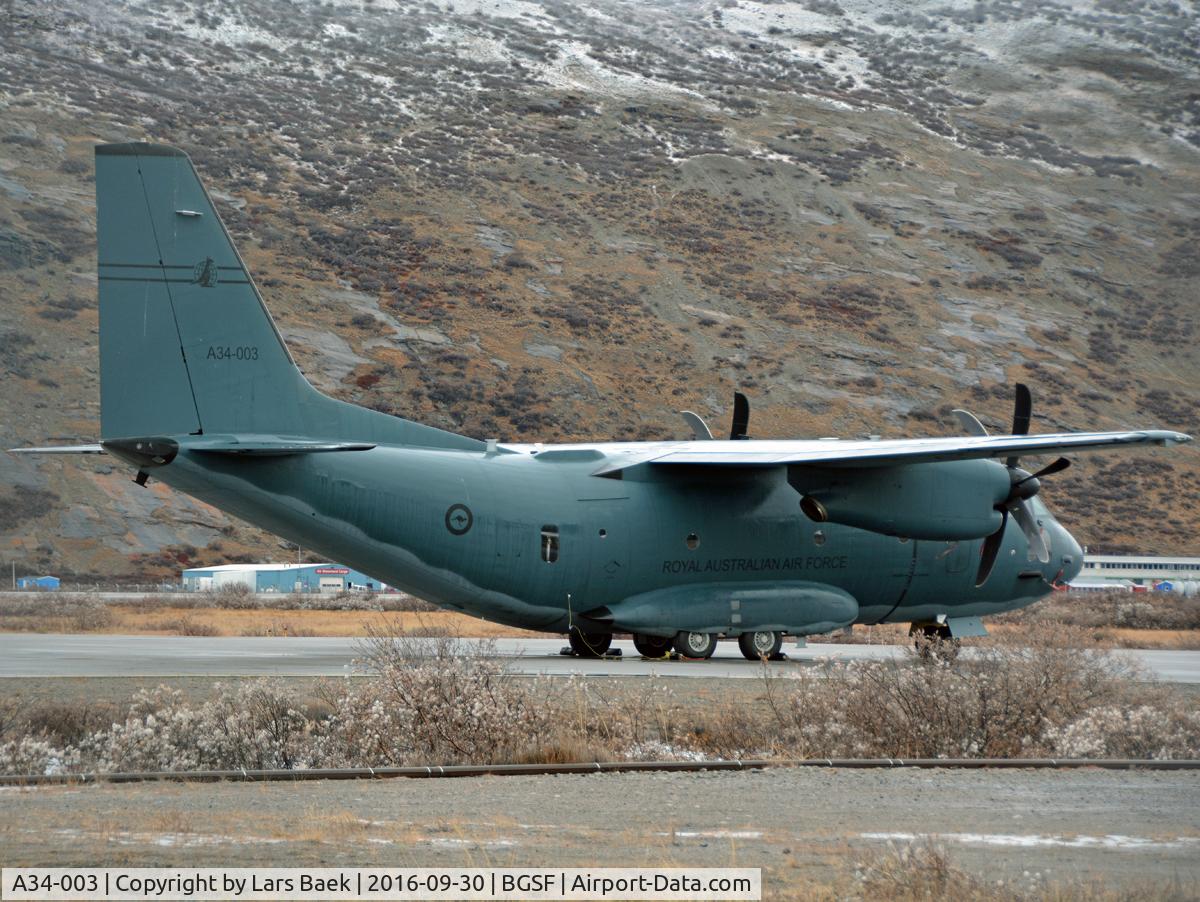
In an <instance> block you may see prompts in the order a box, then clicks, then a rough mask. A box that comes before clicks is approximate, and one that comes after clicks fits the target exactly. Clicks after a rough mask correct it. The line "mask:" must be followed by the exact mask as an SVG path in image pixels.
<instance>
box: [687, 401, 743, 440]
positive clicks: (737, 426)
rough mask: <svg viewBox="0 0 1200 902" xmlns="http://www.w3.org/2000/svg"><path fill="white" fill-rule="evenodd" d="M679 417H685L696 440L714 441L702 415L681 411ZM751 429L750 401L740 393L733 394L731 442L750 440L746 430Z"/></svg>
mask: <svg viewBox="0 0 1200 902" xmlns="http://www.w3.org/2000/svg"><path fill="white" fill-rule="evenodd" d="M679 415H680V416H681V417H683V421H684V422H685V423H687V425H688V428H689V429H691V430H692V437H693V438H694V439H696V440H697V441H702V442H707V441H711V440H712V437H713V434H712V432H711V431H710V430H709V428H708V424H707V423H706V422H704V418H703V417H702V416H700V414H698V413H693V412H692V411H690V410H681V411H679ZM749 427H750V400H749V399H748V398H747V397H746V396H745V395H743V394H742V393H741V392H740V391H735V392H734V393H733V423H732V425H731V426H730V428H729V439H730V441H737V440H739V439H748V438H749V437H750V436H748V435H746V430H747V429H748V428H749Z"/></svg>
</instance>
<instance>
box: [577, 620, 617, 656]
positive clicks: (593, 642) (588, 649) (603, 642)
mask: <svg viewBox="0 0 1200 902" xmlns="http://www.w3.org/2000/svg"><path fill="white" fill-rule="evenodd" d="M567 641H568V642H570V643H571V651H573V652H575V654H576V655H578V656H579V657H581V658H603V657H604V654H605V652H607V651H608V647H609V646H610V645H612V633H584V632H580V630H579V627H577V626H573V627H571V631H570V632H569V633H567Z"/></svg>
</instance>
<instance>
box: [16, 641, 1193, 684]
mask: <svg viewBox="0 0 1200 902" xmlns="http://www.w3.org/2000/svg"><path fill="white" fill-rule="evenodd" d="M416 641H418V642H422V641H432V640H416ZM463 641H464V642H479V641H481V640H471V639H466V640H463ZM491 641H492V644H493V647H494V649H495V654H496V655H497V656H499V657H501V658H503V659H504V660H505V661H506V663H507V664H508V666H509V667H510V668H511V669H512V670H513V671H515V672H517V673H525V674H550V675H557V676H565V675H568V674H582V675H585V676H612V677H620V676H649V675H651V674H654V675H658V676H662V677H709V678H714V677H717V678H734V679H737V678H744V679H751V678H754V677H757V676H759V674H760V672H761V670H760V668H761V667H762V665H761V664H759V663H757V662H752V661H747V660H745V659H744V658H742V656H741V653H740V652H739V651H738V647H737V643H736V642H722V643H720V645H719V646H718V648H717V653H716V654H715V655H714V656H713V657H712V658H711V659H710V660H708V661H665V660H658V661H650V660H645V659H643V658H642V657H641V656H640V655H638V653H637V652H636V651H635V650H634V648H633V643H632V642H630V641H628V640H624V641H623V640H617V641H616V642H614V643H613V647H614V648H616V649H620V650H621V651H622V656H621V657H620V658H606V659H604V660H582V659H579V658H573V657H564V656H562V655H560V654H559V650H560V649H561V648H562V647H563V646H564V645H565V644H566V642H565V640H561V639H496V640H491ZM784 652H785V653H786V654H787V656H788V660H787V661H779V662H772V663H771V664H769V665H768V666H769V667H771V668H772V669H777V670H780V671H784V672H786V671H788V670H794V669H796V668H801V667H805V666H811V665H812V664H814V663H816V662H819V661H823V660H838V661H849V660H863V659H874V660H881V659H888V658H894V657H897V656H899V655H902V654H903V653H904V649H903V648H902V647H901V646H896V645H831V644H811V645H808V646H804V647H796V646H795V645H793V644H792V643H788V644H786V645H784ZM965 653H968V654H969V653H970V649H967V650H966V652H965ZM363 654H364V647H363V644H362V640H361V639H354V638H308V637H268V638H260V637H241V636H239V637H182V636H111V635H57V634H46V633H7V634H0V678H4V677H117V676H122V677H124V676H154V677H157V676H162V677H167V676H214V677H216V676H266V675H272V676H339V675H343V674H347V673H351V672H353V670H354V668H355V661H356V660H358V659H361V658H362V657H363ZM1115 654H1118V655H1122V656H1125V657H1128V658H1129V659H1131V660H1132V661H1134V662H1135V663H1137V664H1138V665H1139V666H1140V667H1141V668H1142V669H1143V670H1144V671H1145V672H1146V673H1147V674H1149V675H1151V676H1153V677H1155V678H1157V679H1159V680H1162V681H1164V682H1172V683H1200V651H1161V650H1153V651H1143V650H1134V649H1123V650H1120V651H1117V652H1115Z"/></svg>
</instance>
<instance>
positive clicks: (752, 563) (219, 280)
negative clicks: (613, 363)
mask: <svg viewBox="0 0 1200 902" xmlns="http://www.w3.org/2000/svg"><path fill="white" fill-rule="evenodd" d="M96 200H97V232H98V240H99V295H100V375H101V384H100V396H101V410H100V431H101V436H102V439H101V441H100V443H99V444H98V445H82V446H71V447H60V448H43V449H25V450H30V451H41V452H53V451H59V452H107V453H109V454H112V455H114V456H116V457H117V458H119V459H121V460H122V461H125V462H126V463H128V464H129V465H130V466H131V467H133V468H134V469H135V470H136V481H137V482H138V483H139V484H145V482H146V480H147V479H148V478H149V476H150V475H151V474H153V476H154V477H155V478H157V479H161V480H162V481H163V482H165V483H167V484H168V485H170V486H172V487H174V488H176V489H178V490H179V491H182V492H186V493H187V494H190V495H193V496H195V497H196V498H199V499H202V500H203V501H206V502H208V503H209V504H212V505H214V506H215V507H218V508H220V509H221V510H224V511H227V512H228V513H230V514H233V515H234V516H236V517H240V518H241V519H243V520H246V521H248V522H250V523H253V524H255V525H257V526H260V527H262V528H264V529H267V530H270V531H271V532H273V533H276V534H278V535H280V536H283V537H285V538H286V539H288V540H290V541H293V542H297V543H300V544H302V545H303V546H304V547H306V548H312V549H314V550H316V551H319V552H320V553H321V554H322V555H327V556H328V557H329V558H330V559H331V560H338V561H342V562H344V563H346V564H348V565H350V566H352V567H354V568H356V569H358V570H361V571H363V572H365V573H369V574H371V575H372V576H374V577H377V578H378V579H380V580H382V581H385V582H387V583H390V584H391V585H394V586H397V587H400V588H402V589H404V590H406V591H408V592H411V593H412V594H414V595H416V596H419V597H421V598H425V599H428V600H430V601H432V602H435V603H437V604H439V605H442V606H444V607H447V608H453V609H455V610H458V611H465V612H467V613H469V614H473V615H475V616H478V617H483V618H486V619H488V620H494V621H498V622H501V623H506V624H511V625H512V626H517V627H526V628H528V629H533V630H545V631H560V632H564V633H567V634H568V635H569V637H570V643H571V646H572V648H573V649H574V650H575V651H576V653H578V654H580V655H586V656H595V655H600V654H603V653H604V652H605V651H606V650H607V649H608V647H609V643H610V642H611V640H612V636H613V633H615V632H628V633H632V634H633V635H634V637H635V645H636V647H637V649H638V650H639V651H640V652H642V653H643V654H645V655H650V656H660V655H663V654H664V653H666V652H668V651H669V650H670V649H671V648H672V647H674V649H675V650H676V651H678V652H679V653H680V654H681V655H684V656H687V657H691V658H706V657H708V656H710V655H711V654H712V653H713V650H714V648H715V645H716V641H717V639H718V637H721V636H726V637H731V638H732V637H736V638H737V639H738V640H739V644H740V646H741V649H742V652H743V654H745V655H746V657H748V658H752V659H757V658H759V657H770V656H772V655H774V654H775V653H777V652H778V650H779V647H780V643H781V641H782V637H783V636H784V635H785V634H790V635H794V636H804V635H808V634H813V633H822V632H828V631H832V630H835V629H838V628H841V627H846V626H848V625H850V624H855V623H867V624H871V623H881V622H891V621H907V622H911V623H913V624H914V628H915V629H917V630H918V631H921V632H925V633H927V634H930V635H933V636H939V637H953V636H960V635H978V634H980V633H981V631H982V627H981V624H980V622H979V617H980V616H982V615H986V614H994V613H997V612H999V611H1006V610H1010V609H1013V608H1017V607H1021V606H1023V605H1027V604H1030V603H1031V602H1033V601H1034V600H1036V599H1037V598H1039V597H1041V596H1042V595H1045V594H1047V593H1048V592H1050V591H1051V589H1052V588H1053V587H1054V586H1055V585H1057V584H1060V583H1062V582H1063V581H1066V580H1069V579H1071V578H1072V577H1073V576H1075V575H1076V574H1077V573H1078V572H1079V569H1080V566H1081V564H1082V554H1081V551H1080V548H1079V545H1078V544H1077V543H1076V542H1075V540H1074V539H1073V538H1072V537H1071V536H1070V534H1068V533H1067V531H1066V530H1065V529H1064V528H1063V527H1062V526H1060V525H1059V524H1058V523H1057V522H1056V521H1055V519H1054V518H1053V517H1052V516H1051V515H1050V513H1049V511H1047V509H1046V507H1045V506H1044V505H1043V504H1042V502H1041V500H1040V499H1039V498H1038V497H1037V492H1038V489H1039V487H1040V485H1041V480H1042V479H1043V478H1044V477H1046V476H1049V475H1051V474H1053V473H1056V472H1059V471H1061V470H1063V469H1065V468H1066V467H1067V466H1068V465H1069V462H1068V461H1067V460H1066V459H1065V458H1058V459H1057V460H1055V461H1054V462H1053V463H1050V464H1048V465H1046V466H1044V467H1042V468H1041V469H1039V470H1037V471H1036V472H1033V473H1030V472H1029V471H1027V470H1025V469H1023V468H1022V467H1021V466H1020V461H1021V458H1022V456H1026V455H1034V456H1037V455H1047V454H1067V453H1072V452H1083V451H1093V450H1098V449H1104V448H1112V447H1119V446H1127V445H1145V444H1155V445H1171V444H1175V443H1180V442H1186V441H1189V440H1190V437H1189V436H1187V435H1183V434H1180V433H1177V432H1167V431H1155V430H1137V431H1129V432H1092V433H1065V434H1054V435H1029V434H1027V433H1028V431H1029V425H1030V414H1031V411H1030V405H1031V402H1030V394H1029V391H1028V390H1027V389H1025V388H1024V386H1020V385H1018V386H1017V387H1016V415H1015V417H1014V421H1013V426H1012V430H1011V434H1008V435H989V434H988V433H987V431H986V429H985V428H984V427H983V425H982V424H981V423H980V422H979V421H978V420H977V419H976V418H975V417H974V416H972V415H971V414H969V413H967V412H965V411H958V412H957V416H958V417H959V420H960V423H961V424H962V426H963V431H964V432H965V433H966V434H965V435H963V436H961V437H951V438H924V439H895V440H890V439H885V440H874V441H847V440H836V439H821V440H787V441H780V440H768V441H754V440H749V439H747V437H746V432H747V422H748V416H749V407H748V405H747V403H746V399H745V398H744V397H741V396H739V397H738V398H737V399H736V404H735V411H734V423H733V428H732V432H731V435H730V436H729V439H728V440H716V439H713V437H712V435H711V433H710V432H709V429H708V427H707V425H705V423H704V421H703V420H701V419H700V418H699V417H698V416H696V415H695V414H693V413H685V414H684V417H685V419H686V420H687V422H688V423H689V425H690V426H691V428H692V431H693V436H694V437H693V438H692V439H689V440H687V441H660V442H627V443H607V442H599V443H586V444H574V445H551V444H545V445H543V444H510V443H503V442H498V441H495V440H487V441H480V440H477V439H474V438H468V437H466V436H462V435H456V434H454V433H451V432H445V431H442V430H440V429H435V428H432V427H430V426H425V425H422V424H420V423H415V422H411V421H408V420H404V419H400V418H397V417H393V416H388V415H386V414H382V413H379V412H376V411H372V410H367V409H364V408H361V407H356V406H353V405H351V404H346V403H343V402H341V401H337V400H334V399H332V398H329V397H327V396H325V395H323V394H321V393H320V392H318V391H317V390H316V389H314V388H313V387H312V386H311V385H310V384H309V383H308V382H307V380H306V379H305V378H304V376H303V375H302V374H301V373H300V370H299V369H298V368H297V366H296V363H295V361H294V360H293V358H292V356H291V355H290V353H289V352H288V349H287V347H286V346H285V345H284V342H283V340H282V338H281V337H280V335H279V332H278V331H277V330H276V328H275V325H274V323H273V321H272V319H271V317H270V315H269V314H268V312H267V309H266V307H265V306H264V305H263V302H262V298H261V297H260V295H259V293H258V290H257V288H256V287H255V285H254V282H253V281H252V280H251V278H250V274H249V273H248V272H247V270H246V267H245V264H244V263H243V262H242V259H241V257H240V256H239V255H238V253H237V251H236V250H235V249H234V246H233V244H232V242H231V241H230V238H229V235H228V233H227V232H226V230H225V228H224V226H223V225H222V223H221V221H220V219H219V218H218V216H217V213H216V211H215V209H214V208H213V204H212V202H211V200H210V199H209V197H208V195H207V193H206V192H205V190H204V188H203V187H202V186H201V184H200V180H199V178H198V177H197V175H196V172H195V170H194V168H193V167H192V164H191V161H190V160H189V159H188V157H187V156H186V155H185V154H184V153H182V152H181V151H179V150H176V149H174V148H171V147H164V146H158V145H152V144H111V145H102V146H99V147H97V148H96Z"/></svg>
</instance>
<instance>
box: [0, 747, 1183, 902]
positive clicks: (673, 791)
mask: <svg viewBox="0 0 1200 902" xmlns="http://www.w3.org/2000/svg"><path fill="white" fill-rule="evenodd" d="M1197 803H1200V775H1198V774H1196V773H1185V772H1163V773H1152V772H1107V771H1058V772H1056V771H929V770H908V769H905V770H895V771H848V770H843V771H830V770H816V769H813V770H809V769H790V770H788V769H781V770H770V771H762V772H749V773H700V774H613V775H594V776H555V777H485V778H470V779H442V780H403V779H400V780H386V781H379V782H372V783H368V782H337V781H324V782H315V783H303V784H282V783H274V784H258V785H251V784H212V785H205V784H192V785H156V784H139V785H125V786H90V787H71V788H68V787H55V788H45V789H34V790H24V789H20V790H18V789H6V790H0V810H3V812H4V817H3V818H2V819H0V864H4V865H7V866H16V865H93V866H98V865H116V864H122V865H139V866H186V865H225V866H250V865H274V866H286V865H300V864H314V865H315V864H325V865H331V866H332V865H362V866H382V865H389V866H432V867H436V866H468V865H470V866H488V865H496V866H543V865H544V866H620V865H626V866H669V865H674V866H689V865H707V866H723V865H734V864H736V865H739V866H746V867H762V868H764V874H763V883H764V888H765V898H775V897H780V896H790V895H795V894H799V893H801V892H802V891H801V887H809V888H812V887H814V886H819V885H829V886H834V885H838V884H839V882H841V881H845V880H847V879H852V878H850V877H849V875H850V874H852V872H853V870H854V867H855V864H856V863H857V862H860V861H863V860H869V859H871V858H872V857H874V856H875V855H877V854H879V853H882V852H883V851H885V850H886V849H887V845H888V842H889V840H890V841H891V842H893V843H896V844H897V845H903V844H904V843H906V842H908V841H909V840H910V838H911V837H914V836H915V837H918V838H920V837H924V836H927V835H930V834H935V835H936V838H937V841H938V842H940V843H941V844H943V845H944V846H945V847H946V848H947V850H948V851H949V853H950V856H951V860H952V861H953V862H954V863H955V864H957V865H958V866H960V867H962V868H964V869H965V870H967V871H968V872H969V873H971V874H973V875H976V876H979V877H981V878H986V879H988V880H989V881H992V880H1004V881H1005V882H1008V883H1011V882H1013V881H1015V882H1017V883H1018V884H1021V885H1025V884H1028V883H1029V882H1030V881H1034V882H1036V881H1037V880H1039V879H1040V880H1042V881H1048V882H1053V883H1076V882H1078V881H1081V880H1099V881H1103V882H1104V883H1105V884H1109V885H1111V884H1122V885H1128V886H1135V885H1143V886H1144V884H1145V882H1146V881H1160V882H1162V883H1163V884H1164V885H1166V884H1168V883H1172V884H1174V885H1175V886H1182V887H1184V888H1185V894H1188V895H1190V894H1191V890H1186V888H1187V887H1191V888H1192V890H1195V889H1200V804H1197ZM1037 875H1040V878H1039V877H1038V876H1037Z"/></svg>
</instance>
